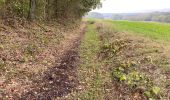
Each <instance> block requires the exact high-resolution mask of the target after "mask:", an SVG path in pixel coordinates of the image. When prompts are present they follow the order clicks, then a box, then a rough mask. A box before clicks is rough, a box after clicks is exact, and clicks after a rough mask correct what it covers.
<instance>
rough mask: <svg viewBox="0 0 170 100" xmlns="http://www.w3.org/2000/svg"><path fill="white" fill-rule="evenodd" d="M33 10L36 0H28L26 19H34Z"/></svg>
mask: <svg viewBox="0 0 170 100" xmlns="http://www.w3.org/2000/svg"><path fill="white" fill-rule="evenodd" d="M35 10H36V0H30V9H29V14H28V19H29V20H31V21H33V20H34V19H35Z"/></svg>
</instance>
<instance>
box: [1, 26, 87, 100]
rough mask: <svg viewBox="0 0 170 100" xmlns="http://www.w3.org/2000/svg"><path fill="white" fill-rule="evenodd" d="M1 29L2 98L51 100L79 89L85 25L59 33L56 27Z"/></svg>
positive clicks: (4, 27) (61, 30) (3, 27)
mask: <svg viewBox="0 0 170 100" xmlns="http://www.w3.org/2000/svg"><path fill="white" fill-rule="evenodd" d="M1 27H2V28H1V29H2V30H1V32H0V98H1V99H23V100H32V99H48V100H49V99H55V97H62V96H65V95H67V94H69V93H70V92H71V91H72V90H73V89H74V88H75V87H76V85H77V84H78V81H77V80H76V62H77V59H78V54H77V50H76V48H77V47H78V45H79V42H80V39H81V37H82V34H83V31H84V28H85V24H83V25H81V26H80V28H79V29H75V28H74V30H63V29H60V30H59V28H58V27H56V25H55V24H48V25H38V24H31V25H28V26H27V27H22V28H17V29H14V28H11V27H7V26H5V25H1Z"/></svg>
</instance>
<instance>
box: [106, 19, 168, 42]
mask: <svg viewBox="0 0 170 100" xmlns="http://www.w3.org/2000/svg"><path fill="white" fill-rule="evenodd" d="M107 22H109V23H112V25H114V27H116V29H118V30H119V31H128V32H133V33H135V34H140V35H143V36H146V37H149V38H152V39H156V40H163V41H170V24H165V23H156V22H133V21H107Z"/></svg>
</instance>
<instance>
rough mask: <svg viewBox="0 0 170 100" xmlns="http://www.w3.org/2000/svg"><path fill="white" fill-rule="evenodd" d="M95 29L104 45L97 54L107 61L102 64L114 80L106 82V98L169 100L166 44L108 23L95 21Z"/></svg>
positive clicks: (115, 99) (116, 99) (109, 99)
mask: <svg viewBox="0 0 170 100" xmlns="http://www.w3.org/2000/svg"><path fill="white" fill-rule="evenodd" d="M97 30H99V31H98V32H99V36H100V39H101V41H103V42H102V45H104V46H102V48H103V49H102V50H101V53H100V55H99V57H100V58H101V59H102V60H107V61H109V62H108V63H106V65H105V66H106V69H107V71H109V72H111V73H112V80H113V81H112V83H110V82H106V85H105V86H106V88H107V89H108V92H106V96H105V98H106V100H147V99H154V100H169V99H170V85H169V84H170V78H169V76H170V60H169V57H170V56H169V53H168V51H169V50H170V49H169V46H168V45H167V43H162V42H158V41H154V40H151V39H149V38H146V37H141V36H137V35H134V34H131V33H128V32H118V31H116V30H114V28H113V27H110V26H108V25H107V24H101V23H97ZM165 44H166V45H165ZM156 89H157V90H156ZM155 90H156V91H157V93H154V92H155Z"/></svg>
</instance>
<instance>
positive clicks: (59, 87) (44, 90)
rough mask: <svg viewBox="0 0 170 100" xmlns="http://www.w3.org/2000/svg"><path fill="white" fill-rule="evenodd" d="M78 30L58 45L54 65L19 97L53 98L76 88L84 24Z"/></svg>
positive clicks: (31, 98)
mask: <svg viewBox="0 0 170 100" xmlns="http://www.w3.org/2000/svg"><path fill="white" fill-rule="evenodd" d="M80 30H81V31H80V34H73V35H70V36H69V37H68V38H66V39H65V41H64V42H62V43H61V44H60V45H59V49H60V50H59V51H58V55H59V58H58V59H57V61H56V63H57V64H56V66H55V67H53V68H51V69H49V70H47V71H46V72H45V73H44V74H43V75H42V78H41V79H39V80H36V81H35V82H34V83H35V84H34V85H33V86H32V87H31V90H30V91H28V92H26V93H23V94H22V95H21V99H23V100H33V99H36V100H53V99H55V98H56V97H63V96H66V95H68V94H69V93H71V92H72V91H73V90H75V89H76V87H77V86H78V84H79V82H78V80H77V75H76V73H77V72H76V71H77V70H76V69H77V68H76V67H77V62H78V59H79V56H78V46H79V44H80V41H81V38H82V36H83V33H84V32H85V25H83V26H82V27H81V29H80Z"/></svg>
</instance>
